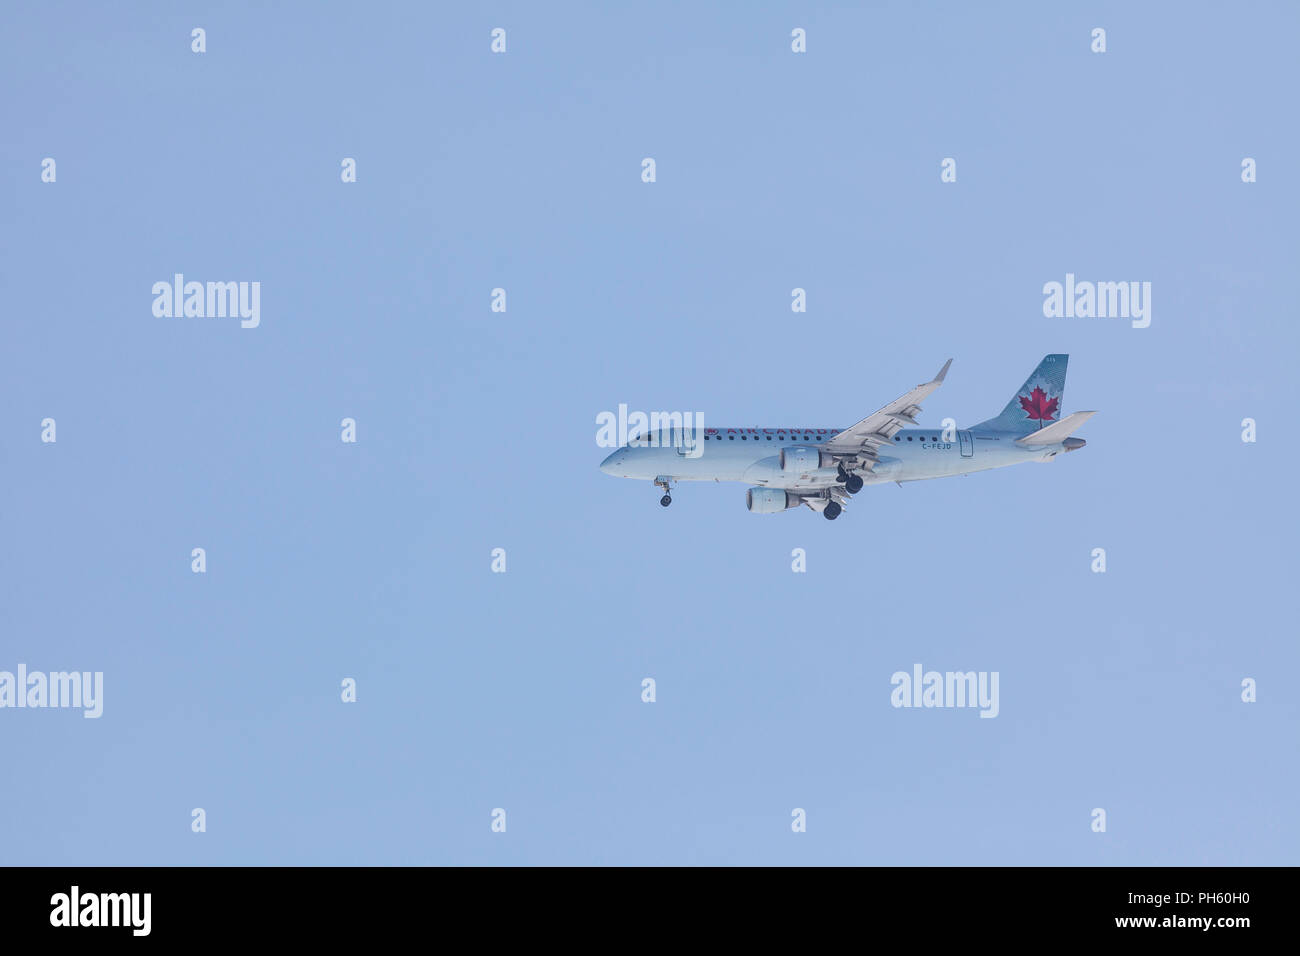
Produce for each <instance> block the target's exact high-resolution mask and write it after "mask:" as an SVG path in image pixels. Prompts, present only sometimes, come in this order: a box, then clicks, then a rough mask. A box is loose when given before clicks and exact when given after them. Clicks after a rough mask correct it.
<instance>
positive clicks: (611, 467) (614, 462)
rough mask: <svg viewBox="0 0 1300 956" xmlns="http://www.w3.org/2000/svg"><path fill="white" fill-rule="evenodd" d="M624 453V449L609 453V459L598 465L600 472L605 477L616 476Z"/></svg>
mask: <svg viewBox="0 0 1300 956" xmlns="http://www.w3.org/2000/svg"><path fill="white" fill-rule="evenodd" d="M625 452H626V449H624V448H620V449H618V450H617V451H613V452H611V453H610V454H609V457H607V458H606V459H605V460H604V461H602V462H601V463H600V470H601V471H603V472H604V473H605V474H607V475H614V474H617V473H618V468H619V466H620V465H622V464H623V455H624V453H625Z"/></svg>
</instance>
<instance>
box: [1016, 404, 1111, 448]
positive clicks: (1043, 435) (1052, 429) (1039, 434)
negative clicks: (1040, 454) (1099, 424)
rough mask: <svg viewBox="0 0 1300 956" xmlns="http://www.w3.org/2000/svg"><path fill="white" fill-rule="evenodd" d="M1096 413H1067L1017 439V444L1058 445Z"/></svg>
mask: <svg viewBox="0 0 1300 956" xmlns="http://www.w3.org/2000/svg"><path fill="white" fill-rule="evenodd" d="M1096 414H1097V413H1096V412H1075V413H1074V414H1073V415H1066V416H1065V417H1064V418H1062V419H1061V420H1060V421H1059V422H1052V424H1050V425H1048V426H1047V427H1046V428H1040V429H1038V431H1036V432H1033V433H1032V434H1029V435H1026V436H1025V437H1024V438H1018V439H1016V444H1017V445H1058V444H1060V443H1061V442H1063V441H1065V440H1066V439H1067V438H1069V437H1070V435H1071V434H1073V433H1074V432H1075V430H1077V429H1078V428H1079V426H1080V425H1082V424H1083V423H1084V422H1086V421H1087V420H1088V419H1090V418H1092V416H1093V415H1096Z"/></svg>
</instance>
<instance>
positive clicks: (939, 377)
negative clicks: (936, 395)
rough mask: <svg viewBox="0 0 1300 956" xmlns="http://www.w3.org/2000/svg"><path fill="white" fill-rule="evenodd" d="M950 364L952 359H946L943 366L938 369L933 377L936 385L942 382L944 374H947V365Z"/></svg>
mask: <svg viewBox="0 0 1300 956" xmlns="http://www.w3.org/2000/svg"><path fill="white" fill-rule="evenodd" d="M950 365H952V359H948V361H946V362H944V363H943V368H941V369H939V374H938V375H936V376H935V377H934V381H935V384H936V385H938V384H940V383H942V382H943V379H944V376H945V375H947V374H948V366H950Z"/></svg>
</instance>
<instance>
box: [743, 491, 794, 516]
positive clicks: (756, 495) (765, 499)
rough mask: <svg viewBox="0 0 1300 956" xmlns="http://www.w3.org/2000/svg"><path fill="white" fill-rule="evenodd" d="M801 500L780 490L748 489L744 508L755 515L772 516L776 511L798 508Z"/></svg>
mask: <svg viewBox="0 0 1300 956" xmlns="http://www.w3.org/2000/svg"><path fill="white" fill-rule="evenodd" d="M802 503H803V499H802V498H800V497H799V496H798V495H792V494H790V492H788V491H785V490H783V489H781V488H750V489H749V490H748V491H747V492H745V507H746V508H748V509H749V510H750V511H752V512H754V513H755V514H760V515H774V514H776V513H777V512H778V511H789V510H790V509H791V508H798V507H799V505H801V504H802Z"/></svg>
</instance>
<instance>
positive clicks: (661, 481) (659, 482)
mask: <svg viewBox="0 0 1300 956" xmlns="http://www.w3.org/2000/svg"><path fill="white" fill-rule="evenodd" d="M672 484H673V480H672V479H671V478H668V477H666V476H664V475H660V476H659V477H658V478H656V479H655V487H656V488H662V489H663V490H664V496H663V497H662V498H660V499H659V503H660V504H661V505H663V506H664V507H665V508H667V507H668V506H669V505H670V504H672V503H673V493H672Z"/></svg>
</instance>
